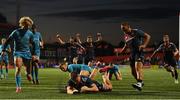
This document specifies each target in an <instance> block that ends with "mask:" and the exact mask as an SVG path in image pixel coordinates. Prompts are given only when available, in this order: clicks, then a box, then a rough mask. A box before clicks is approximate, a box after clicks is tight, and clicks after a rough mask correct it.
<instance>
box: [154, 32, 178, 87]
mask: <svg viewBox="0 0 180 100" xmlns="http://www.w3.org/2000/svg"><path fill="white" fill-rule="evenodd" d="M163 42H164V43H163V44H161V45H160V46H159V48H158V49H157V50H155V51H154V53H153V54H152V55H151V58H152V57H153V56H154V54H155V53H156V52H158V51H162V52H163V55H164V68H165V69H166V70H167V71H168V72H171V74H172V77H174V78H175V84H178V83H179V82H178V72H177V65H176V59H175V56H176V55H178V54H179V51H178V49H177V48H176V45H175V44H174V43H172V42H170V41H169V36H168V35H167V34H165V35H164V36H163Z"/></svg>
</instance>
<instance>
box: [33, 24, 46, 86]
mask: <svg viewBox="0 0 180 100" xmlns="http://www.w3.org/2000/svg"><path fill="white" fill-rule="evenodd" d="M32 32H33V35H34V40H33V41H34V42H35V44H36V45H35V52H36V54H37V55H36V56H33V57H32V69H31V71H32V72H31V76H32V83H33V84H37V85H38V84H39V79H38V74H39V73H38V69H39V65H40V48H43V44H44V43H43V39H42V36H41V33H40V32H37V28H36V25H34V24H33V25H32Z"/></svg>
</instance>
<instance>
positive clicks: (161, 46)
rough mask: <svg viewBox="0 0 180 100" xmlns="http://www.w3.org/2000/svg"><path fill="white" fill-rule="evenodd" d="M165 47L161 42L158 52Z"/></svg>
mask: <svg viewBox="0 0 180 100" xmlns="http://www.w3.org/2000/svg"><path fill="white" fill-rule="evenodd" d="M162 49H163V44H161V45H160V46H159V47H158V48H157V49H156V52H158V51H161V50H162Z"/></svg>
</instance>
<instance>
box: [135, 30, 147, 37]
mask: <svg viewBox="0 0 180 100" xmlns="http://www.w3.org/2000/svg"><path fill="white" fill-rule="evenodd" d="M144 33H145V32H144V31H142V30H136V34H137V35H138V36H140V37H144Z"/></svg>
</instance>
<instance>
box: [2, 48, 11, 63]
mask: <svg viewBox="0 0 180 100" xmlns="http://www.w3.org/2000/svg"><path fill="white" fill-rule="evenodd" d="M8 49H10V45H8V46H7V48H6V51H8ZM2 50H3V45H0V53H1V52H2ZM0 61H4V62H5V63H6V64H8V63H9V59H8V53H7V52H5V55H3V56H1V55H0Z"/></svg>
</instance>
